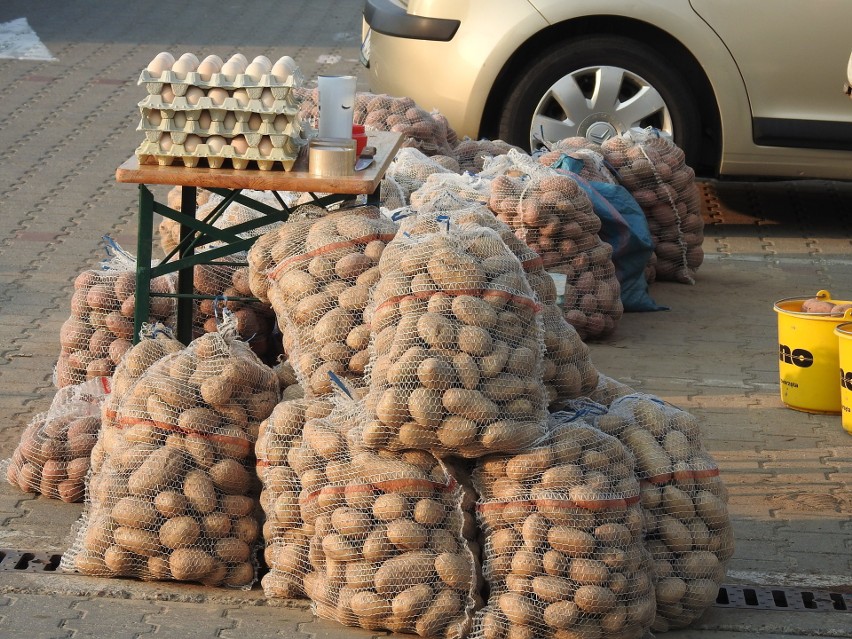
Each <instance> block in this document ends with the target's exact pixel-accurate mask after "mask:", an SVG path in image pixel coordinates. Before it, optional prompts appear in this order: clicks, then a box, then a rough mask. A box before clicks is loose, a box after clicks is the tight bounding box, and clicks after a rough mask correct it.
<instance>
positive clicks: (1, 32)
mask: <svg viewBox="0 0 852 639" xmlns="http://www.w3.org/2000/svg"><path fill="white" fill-rule="evenodd" d="M0 58H12V59H13V60H51V61H55V60H56V58H54V57H53V55H51V53H50V51H49V50H48V48H47V47H46V46H44V44H43V43H42V41H41V40H39V38H38V36H37V35H36V33H35V31H33V30H32V28H30V25H29V23H28V22H27V19H26V18H18V19H17V20H12V21H11V22H3V23H0Z"/></svg>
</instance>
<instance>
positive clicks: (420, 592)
mask: <svg viewBox="0 0 852 639" xmlns="http://www.w3.org/2000/svg"><path fill="white" fill-rule="evenodd" d="M433 595H434V591H433V590H432V588H431V587H430V586H429V585H428V584H418V585H416V586H412V587H411V588H406V589H405V590H403V591H402V592H400V593H399V594H398V595H397V596H396V597H394V598H393V600H392V601H391V612H392V614H393V616H394V617H396V618H397V619H399V620H402V621H411V620H413V619H414V618H417V617H419V616H420V615H422V614H423V612H424V611H425V610H426V609H427V608H428V607H429V605H430V603H431V602H432V599H433Z"/></svg>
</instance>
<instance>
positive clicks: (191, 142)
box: [183, 134, 201, 153]
mask: <svg viewBox="0 0 852 639" xmlns="http://www.w3.org/2000/svg"><path fill="white" fill-rule="evenodd" d="M199 144H201V137H200V136H197V135H193V134H189V135H187V136H186V140H184V142H183V148H184V150H185V151H187V152H188V153H195V150H196V149H197V148H198V145H199Z"/></svg>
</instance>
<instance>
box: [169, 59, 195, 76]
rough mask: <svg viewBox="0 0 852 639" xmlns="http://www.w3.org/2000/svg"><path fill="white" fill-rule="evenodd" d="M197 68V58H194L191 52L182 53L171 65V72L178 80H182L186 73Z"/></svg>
mask: <svg viewBox="0 0 852 639" xmlns="http://www.w3.org/2000/svg"><path fill="white" fill-rule="evenodd" d="M197 68H198V58H196V57H195V55H193V54H192V53H184V54H183V55H182V56H181V57H179V58H178V59H177V62H175V63H174V64H173V65H172V73H174V74H175V75H176V76H177V77H178V79H179V80H183V79H184V78H186V74H187V73H192V72H193V71H195V70H196V69H197Z"/></svg>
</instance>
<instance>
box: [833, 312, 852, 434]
mask: <svg viewBox="0 0 852 639" xmlns="http://www.w3.org/2000/svg"><path fill="white" fill-rule="evenodd" d="M834 333H835V335H837V356H838V360H839V362H838V363H839V365H840V415H841V423H842V424H843V430H845V431H846V432H847V433H849V434H850V435H852V322H846V323H844V324H840V325H839V326H837V327H836V328H835V329H834Z"/></svg>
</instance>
